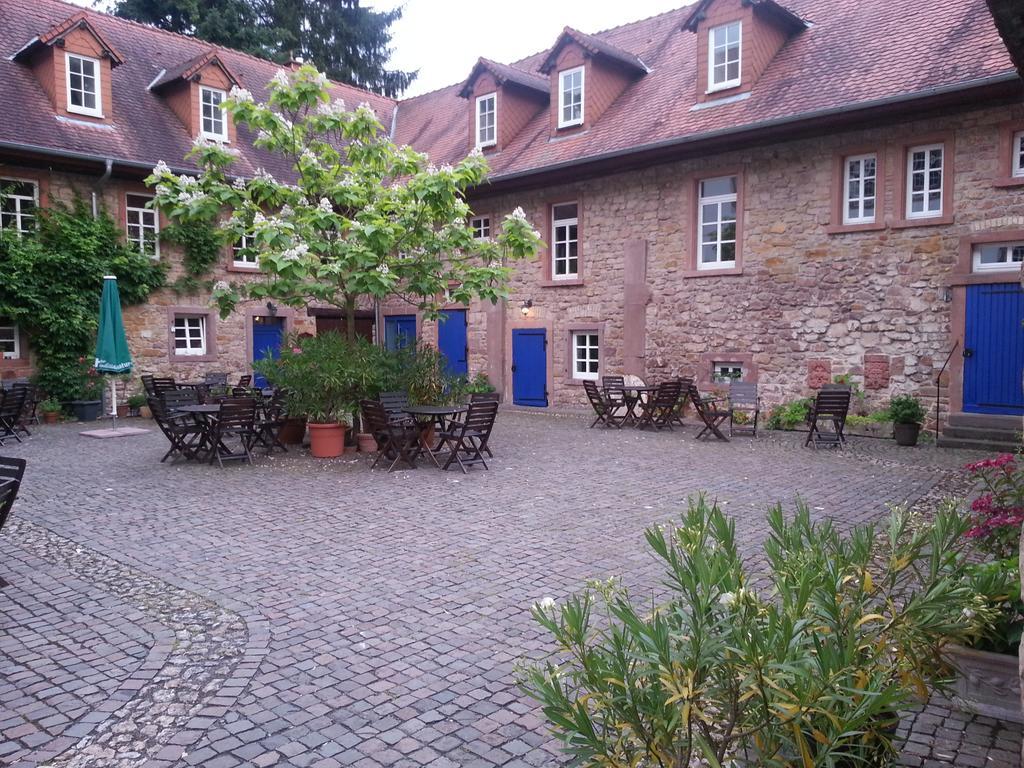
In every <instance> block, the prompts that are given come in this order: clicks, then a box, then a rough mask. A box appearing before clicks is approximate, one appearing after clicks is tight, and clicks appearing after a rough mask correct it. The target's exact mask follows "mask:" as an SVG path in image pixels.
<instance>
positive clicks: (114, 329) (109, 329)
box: [94, 275, 132, 418]
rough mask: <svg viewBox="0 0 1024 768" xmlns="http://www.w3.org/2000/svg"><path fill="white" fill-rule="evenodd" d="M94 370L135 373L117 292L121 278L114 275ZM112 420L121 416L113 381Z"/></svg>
mask: <svg viewBox="0 0 1024 768" xmlns="http://www.w3.org/2000/svg"><path fill="white" fill-rule="evenodd" d="M94 367H95V368H96V370H97V371H99V372H100V373H110V374H121V373H131V370H132V353H131V352H129V351H128V339H126V338H125V335H124V320H122V319H121V296H120V294H119V293H118V291H117V278H116V277H114V276H113V275H107V276H106V277H104V278H103V298H101V299H100V330H99V333H98V334H97V336H96V362H95V365H94ZM110 416H111V418H114V417H116V416H117V390H116V388H115V385H114V379H113V378H111V379H110Z"/></svg>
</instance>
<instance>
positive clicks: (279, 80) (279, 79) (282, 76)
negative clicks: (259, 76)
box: [270, 69, 291, 88]
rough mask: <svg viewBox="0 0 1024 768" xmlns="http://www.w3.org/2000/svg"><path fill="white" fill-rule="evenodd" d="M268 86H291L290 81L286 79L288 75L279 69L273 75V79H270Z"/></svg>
mask: <svg viewBox="0 0 1024 768" xmlns="http://www.w3.org/2000/svg"><path fill="white" fill-rule="evenodd" d="M270 84H271V85H274V86H277V87H278V88H287V87H288V86H290V85H291V81H290V80H289V79H288V73H287V72H285V71H284V70H283V69H279V70H277V72H275V73H274V77H273V78H271V80H270Z"/></svg>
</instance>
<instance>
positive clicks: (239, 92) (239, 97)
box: [228, 85, 253, 103]
mask: <svg viewBox="0 0 1024 768" xmlns="http://www.w3.org/2000/svg"><path fill="white" fill-rule="evenodd" d="M228 98H229V99H231V100H233V101H237V102H239V103H242V102H249V103H251V102H252V101H253V98H252V94H251V93H249V92H248V91H247V90H246V89H245V88H239V87H238V86H237V85H233V86H231V92H230V93H229V94H228Z"/></svg>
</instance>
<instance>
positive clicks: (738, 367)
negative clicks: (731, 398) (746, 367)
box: [711, 362, 743, 384]
mask: <svg viewBox="0 0 1024 768" xmlns="http://www.w3.org/2000/svg"><path fill="white" fill-rule="evenodd" d="M711 377H712V379H713V380H714V381H716V382H719V383H723V384H728V383H729V382H731V381H743V364H742V363H728V362H725V363H712V364H711Z"/></svg>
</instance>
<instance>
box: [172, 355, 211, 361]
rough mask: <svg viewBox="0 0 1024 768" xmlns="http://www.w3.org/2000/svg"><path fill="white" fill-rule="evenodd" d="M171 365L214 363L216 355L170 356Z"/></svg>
mask: <svg viewBox="0 0 1024 768" xmlns="http://www.w3.org/2000/svg"><path fill="white" fill-rule="evenodd" d="M170 362H171V363H215V362H217V355H210V354H206V355H171V356H170Z"/></svg>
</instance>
